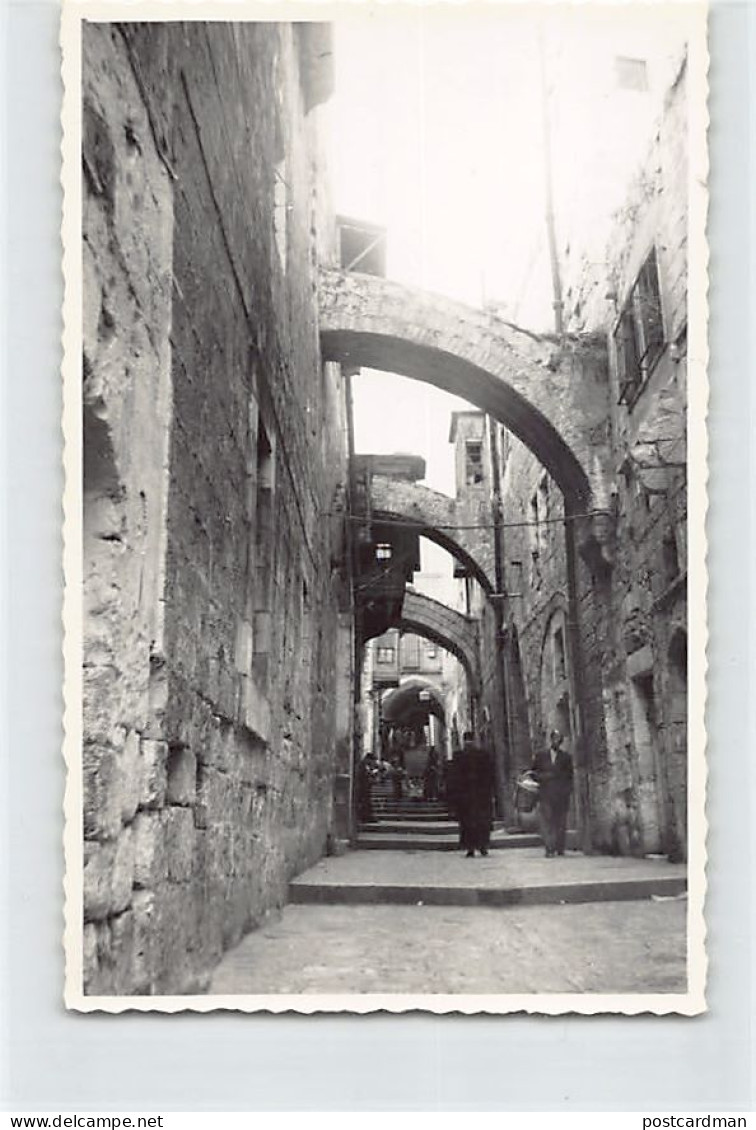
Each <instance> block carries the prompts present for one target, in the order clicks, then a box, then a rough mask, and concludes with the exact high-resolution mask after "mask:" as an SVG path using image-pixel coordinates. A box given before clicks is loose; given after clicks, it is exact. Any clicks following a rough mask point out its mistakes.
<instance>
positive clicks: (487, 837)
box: [451, 732, 494, 857]
mask: <svg viewBox="0 0 756 1130" xmlns="http://www.w3.org/2000/svg"><path fill="white" fill-rule="evenodd" d="M462 742H463V744H462V751H461V753H459V754H458V755H457V756H456V757H455V758H454V765H453V769H452V782H451V784H452V793H453V806H454V811H455V814H456V817H457V819H458V820H459V831H460V846H461V847H463V848H465V849H466V851H467V855H468V857H469V856H473V855H475V852H476V851H479V852H480V854H481V855H488V846H489V844H490V842H491V828H492V825H493V795H494V767H493V758H492V757H491V754H490V753H489V752H488V750H486V749H483V748H481V747H480V746H478V745H476V743H475V735H474V734H472V733H470V732H468V733H466V734H465V735H464V737H463V739H462Z"/></svg>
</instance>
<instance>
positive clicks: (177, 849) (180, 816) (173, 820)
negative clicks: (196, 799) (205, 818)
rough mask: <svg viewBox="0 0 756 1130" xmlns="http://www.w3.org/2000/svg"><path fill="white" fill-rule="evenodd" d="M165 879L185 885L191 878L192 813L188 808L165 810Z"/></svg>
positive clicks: (192, 846)
mask: <svg viewBox="0 0 756 1130" xmlns="http://www.w3.org/2000/svg"><path fill="white" fill-rule="evenodd" d="M164 820H165V855H166V877H167V878H168V879H170V880H171V881H172V882H174V883H186V882H188V881H189V879H191V877H192V868H193V860H194V836H195V830H194V813H193V812H192V811H191V809H189V808H167V809H166V810H165V816H164Z"/></svg>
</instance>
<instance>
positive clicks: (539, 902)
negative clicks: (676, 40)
mask: <svg viewBox="0 0 756 1130" xmlns="http://www.w3.org/2000/svg"><path fill="white" fill-rule="evenodd" d="M685 890H686V883H685V880H684V879H678V878H675V877H674V876H668V877H667V878H665V879H653V880H646V879H614V880H612V881H611V882H609V883H601V882H593V883H592V882H590V881H586V882H582V883H571V884H561V883H552V884H548V885H547V884H543V885H540V886H537V887H517V886H513V887H498V888H497V887H476V886H474V885H471V886H469V887H442V886H438V887H427V886H417V887H409V886H391V885H388V884H385V885H384V884H364V885H361V886H358V885H356V884H354V885H350V886H331V885H328V884H317V883H308V884H306V885H305V884H298V883H297V882H296V881H295V882H294V883H292V884H290V886H289V901H290V902H292V903H297V904H300V905H301V904H305V903H310V904H312V903H321V904H322V903H325V904H328V905H331V906H334V905H337V904H343V903H349V904H353V905H358V904H362V903H381V904H386V903H390V904H393V905H396V906H407V905H420V906H543V905H554V904H561V905H565V906H566V905H569V904H574V903H581V902H624V901H626V900H631V899H648V898H661V897H667V898H674V897H677V896H679V895H682V894H684V893H685Z"/></svg>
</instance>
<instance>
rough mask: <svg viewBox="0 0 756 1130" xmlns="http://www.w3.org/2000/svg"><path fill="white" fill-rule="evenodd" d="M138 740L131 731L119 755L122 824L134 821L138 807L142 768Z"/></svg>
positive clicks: (133, 731)
mask: <svg viewBox="0 0 756 1130" xmlns="http://www.w3.org/2000/svg"><path fill="white" fill-rule="evenodd" d="M140 745H141V743H140V738H139V734H138V733H137V732H136V730H131V731H130V732H129V734H128V735H127V737H126V741H125V743H124V746H123V750H122V751H121V755H120V758H119V760H120V770H121V819H122V821H123V823H124V824H129V823H130V822H131V821H132V820H133V819H134V814H135V812H136V810H137V808H138V807H139V801H140V799H141V791H142V766H141V756H140V752H141V751H140Z"/></svg>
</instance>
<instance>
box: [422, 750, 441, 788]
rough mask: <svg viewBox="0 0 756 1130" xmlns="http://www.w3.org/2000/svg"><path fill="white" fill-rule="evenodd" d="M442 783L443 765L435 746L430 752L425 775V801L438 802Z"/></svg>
mask: <svg viewBox="0 0 756 1130" xmlns="http://www.w3.org/2000/svg"><path fill="white" fill-rule="evenodd" d="M440 781H441V765H440V763H439V759H438V753H437V751H436V747H435V746H431V747H430V749H429V750H428V761H427V763H426V766H425V773H424V775H423V797H424V799H425V800H438V794H439V787H440Z"/></svg>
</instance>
